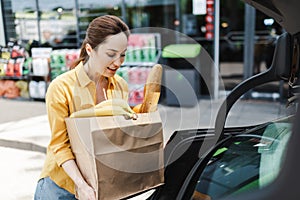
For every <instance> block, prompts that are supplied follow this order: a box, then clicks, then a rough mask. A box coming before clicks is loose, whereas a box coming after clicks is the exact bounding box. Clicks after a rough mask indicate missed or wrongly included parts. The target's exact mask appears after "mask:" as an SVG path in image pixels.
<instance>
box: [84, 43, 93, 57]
mask: <svg viewBox="0 0 300 200" xmlns="http://www.w3.org/2000/svg"><path fill="white" fill-rule="evenodd" d="M85 50H86V53H87V54H88V55H89V56H90V54H91V52H92V50H93V48H92V47H91V45H90V44H89V43H87V44H86V45H85Z"/></svg>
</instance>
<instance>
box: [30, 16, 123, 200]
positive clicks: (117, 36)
mask: <svg viewBox="0 0 300 200" xmlns="http://www.w3.org/2000/svg"><path fill="white" fill-rule="evenodd" d="M128 36H129V29H128V26H127V25H126V24H125V23H124V22H123V21H122V20H121V19H119V18H118V17H116V16H112V15H104V16H101V17H97V18H95V19H94V20H93V21H92V22H91V23H90V24H89V27H88V29H87V32H86V37H85V39H84V41H83V43H82V46H81V50H80V57H79V59H78V60H77V61H76V62H74V64H73V66H72V69H71V70H70V71H68V72H66V73H64V74H62V75H60V76H58V77H57V78H55V79H54V80H53V81H52V82H51V84H50V85H49V88H48V90H47V96H46V106H47V112H48V118H49V123H50V129H51V141H50V144H49V146H48V148H47V157H46V161H45V165H44V168H43V170H42V173H41V176H40V180H39V182H38V185H37V189H36V193H35V199H60V198H62V199H76V198H79V199H90V200H94V199H96V194H95V191H94V189H93V188H92V187H91V186H90V185H88V183H87V182H86V180H85V179H84V178H83V176H82V174H81V172H80V171H79V169H78V166H77V164H76V162H75V156H74V154H73V152H72V150H71V148H70V141H69V136H68V132H67V128H66V124H65V118H67V117H69V116H70V115H71V114H72V113H74V112H76V111H79V110H83V109H87V108H91V107H93V106H95V105H96V104H98V103H100V102H102V101H104V100H107V99H113V98H119V99H123V100H126V101H127V100H128V86H127V83H126V82H125V81H124V80H123V79H122V78H121V77H120V76H118V75H116V71H117V69H119V68H120V66H121V64H122V63H123V61H124V56H125V52H126V49H127V40H128ZM75 188H76V190H75ZM75 193H76V195H77V196H76V197H75Z"/></svg>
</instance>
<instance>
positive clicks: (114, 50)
mask: <svg viewBox="0 0 300 200" xmlns="http://www.w3.org/2000/svg"><path fill="white" fill-rule="evenodd" d="M107 50H109V51H113V52H119V51H118V50H116V49H107ZM125 51H127V48H126V49H124V50H123V51H122V53H123V52H125Z"/></svg>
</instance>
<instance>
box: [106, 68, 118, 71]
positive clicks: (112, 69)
mask: <svg viewBox="0 0 300 200" xmlns="http://www.w3.org/2000/svg"><path fill="white" fill-rule="evenodd" d="M107 69H109V70H111V71H114V72H115V71H117V69H118V68H110V67H107Z"/></svg>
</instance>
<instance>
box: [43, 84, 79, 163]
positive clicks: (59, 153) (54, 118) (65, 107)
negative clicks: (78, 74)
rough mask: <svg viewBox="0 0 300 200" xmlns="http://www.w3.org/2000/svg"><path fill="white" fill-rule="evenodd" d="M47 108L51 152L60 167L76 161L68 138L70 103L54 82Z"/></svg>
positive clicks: (47, 100) (48, 97)
mask: <svg viewBox="0 0 300 200" xmlns="http://www.w3.org/2000/svg"><path fill="white" fill-rule="evenodd" d="M46 107H47V112H48V120H49V125H50V129H51V141H50V144H49V148H48V149H49V150H50V151H52V153H53V155H54V158H55V161H56V163H57V165H58V166H61V165H62V164H63V163H64V162H66V161H67V160H72V159H75V157H74V155H73V153H72V150H71V145H70V141H69V137H68V132H67V127H66V123H65V118H66V117H68V116H69V103H68V101H67V97H66V94H65V91H64V89H63V87H61V86H59V84H57V83H56V82H55V81H53V82H52V83H51V84H50V86H49V88H48V90H47V95H46Z"/></svg>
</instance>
